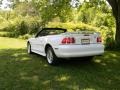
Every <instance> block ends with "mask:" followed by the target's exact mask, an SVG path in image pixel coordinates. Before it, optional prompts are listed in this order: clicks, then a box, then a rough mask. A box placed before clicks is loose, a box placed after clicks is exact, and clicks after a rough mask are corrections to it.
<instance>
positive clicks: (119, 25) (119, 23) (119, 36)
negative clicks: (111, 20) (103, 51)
mask: <svg viewBox="0 0 120 90" xmlns="http://www.w3.org/2000/svg"><path fill="white" fill-rule="evenodd" d="M117 4H118V15H117V17H116V35H115V41H116V44H117V46H118V47H120V0H118V3H117Z"/></svg>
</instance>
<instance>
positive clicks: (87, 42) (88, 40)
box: [81, 39, 90, 45]
mask: <svg viewBox="0 0 120 90" xmlns="http://www.w3.org/2000/svg"><path fill="white" fill-rule="evenodd" d="M81 44H83V45H86V44H90V39H81Z"/></svg>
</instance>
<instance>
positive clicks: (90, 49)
mask: <svg viewBox="0 0 120 90" xmlns="http://www.w3.org/2000/svg"><path fill="white" fill-rule="evenodd" d="M99 36H100V34H99V33H92V34H89V35H88V36H87V35H86V36H85V34H84V33H62V34H59V35H48V36H41V37H37V38H30V39H28V42H29V43H30V44H31V51H32V52H35V53H37V54H40V55H42V56H46V53H45V47H46V45H47V44H49V45H50V46H51V47H52V48H53V50H54V53H55V55H56V56H57V57H59V58H72V57H85V56H96V55H102V54H103V53H104V45H103V44H102V43H98V42H97V41H96V39H97V37H99ZM65 37H74V38H75V43H73V44H65V45H64V44H62V43H61V41H62V40H63V38H65ZM82 39H89V40H90V43H89V44H82V41H81V40H82Z"/></svg>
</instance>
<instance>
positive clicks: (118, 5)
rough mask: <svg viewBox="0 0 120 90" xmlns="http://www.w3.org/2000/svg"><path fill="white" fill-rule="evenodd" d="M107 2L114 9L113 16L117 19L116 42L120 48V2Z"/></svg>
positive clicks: (110, 0)
mask: <svg viewBox="0 0 120 90" xmlns="http://www.w3.org/2000/svg"><path fill="white" fill-rule="evenodd" d="M107 1H108V3H109V4H110V5H111V7H112V11H113V16H114V17H115V20H116V35H115V42H116V44H117V46H119V45H120V0H107ZM119 47H120V46H119Z"/></svg>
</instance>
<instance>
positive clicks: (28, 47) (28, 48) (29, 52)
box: [27, 43, 32, 54]
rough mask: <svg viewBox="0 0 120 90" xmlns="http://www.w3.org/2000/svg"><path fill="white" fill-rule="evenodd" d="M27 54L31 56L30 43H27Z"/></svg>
mask: <svg viewBox="0 0 120 90" xmlns="http://www.w3.org/2000/svg"><path fill="white" fill-rule="evenodd" d="M27 53H28V54H32V51H31V45H30V43H27Z"/></svg>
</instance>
